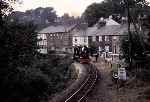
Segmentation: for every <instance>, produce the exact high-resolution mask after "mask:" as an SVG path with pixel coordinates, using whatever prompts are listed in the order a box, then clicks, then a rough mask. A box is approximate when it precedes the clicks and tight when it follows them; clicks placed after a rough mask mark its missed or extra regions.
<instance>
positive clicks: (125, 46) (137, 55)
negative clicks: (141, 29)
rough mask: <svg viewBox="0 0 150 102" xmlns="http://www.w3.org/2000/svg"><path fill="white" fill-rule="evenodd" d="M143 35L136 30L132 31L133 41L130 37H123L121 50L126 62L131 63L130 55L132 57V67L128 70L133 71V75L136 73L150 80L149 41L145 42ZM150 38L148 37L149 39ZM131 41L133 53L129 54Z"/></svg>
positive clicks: (143, 78)
mask: <svg viewBox="0 0 150 102" xmlns="http://www.w3.org/2000/svg"><path fill="white" fill-rule="evenodd" d="M141 38H142V35H139V34H137V33H135V32H131V41H130V42H129V40H128V37H124V38H123V39H122V45H121V50H122V53H123V58H125V61H126V63H127V64H128V65H129V63H130V61H129V57H131V58H132V68H131V69H129V68H128V69H127V70H128V71H131V72H132V71H133V73H132V74H133V75H136V76H137V77H138V78H140V79H142V80H150V77H149V75H150V56H149V52H150V49H149V44H148V43H149V42H144V39H141ZM148 39H149V38H147V40H148ZM130 43H131V55H130V54H129V44H130Z"/></svg>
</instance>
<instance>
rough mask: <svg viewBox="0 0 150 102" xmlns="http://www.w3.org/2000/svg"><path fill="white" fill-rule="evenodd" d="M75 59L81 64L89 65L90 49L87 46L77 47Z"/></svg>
mask: <svg viewBox="0 0 150 102" xmlns="http://www.w3.org/2000/svg"><path fill="white" fill-rule="evenodd" d="M73 59H74V60H75V61H77V62H80V63H81V64H89V63H90V61H91V60H90V57H89V49H88V47H86V46H83V47H81V46H75V47H74V54H73Z"/></svg>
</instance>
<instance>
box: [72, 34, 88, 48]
mask: <svg viewBox="0 0 150 102" xmlns="http://www.w3.org/2000/svg"><path fill="white" fill-rule="evenodd" d="M72 43H73V46H75V45H86V46H88V37H79V36H73V41H72Z"/></svg>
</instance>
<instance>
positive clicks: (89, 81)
mask: <svg viewBox="0 0 150 102" xmlns="http://www.w3.org/2000/svg"><path fill="white" fill-rule="evenodd" d="M93 79H94V80H93ZM96 80H97V70H96V69H95V68H93V66H92V65H90V68H89V72H88V77H87V78H86V80H85V81H84V83H83V84H82V85H81V86H80V87H79V89H78V90H77V91H75V92H74V93H73V94H72V95H71V96H70V97H69V98H67V99H66V100H65V102H73V101H74V102H81V101H82V100H83V99H84V98H85V96H86V95H87V94H88V93H89V92H90V91H91V89H92V88H93V86H94V85H95V83H96ZM84 88H85V89H84ZM83 91H85V93H84V94H83V95H82V92H83ZM75 96H76V98H75ZM73 99H75V100H73Z"/></svg>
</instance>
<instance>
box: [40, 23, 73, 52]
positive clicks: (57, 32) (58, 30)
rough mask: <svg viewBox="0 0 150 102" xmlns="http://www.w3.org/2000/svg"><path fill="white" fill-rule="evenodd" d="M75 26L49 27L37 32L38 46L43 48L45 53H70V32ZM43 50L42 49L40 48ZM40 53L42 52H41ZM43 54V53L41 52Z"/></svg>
mask: <svg viewBox="0 0 150 102" xmlns="http://www.w3.org/2000/svg"><path fill="white" fill-rule="evenodd" d="M74 27H75V25H71V26H65V25H57V26H49V27H47V28H45V29H43V30H41V31H39V32H38V35H39V38H40V37H41V39H42V40H41V41H40V44H39V45H40V46H41V47H42V46H44V50H46V51H45V52H48V51H49V50H56V51H67V52H71V51H72V34H71V31H72V30H73V29H74ZM40 49H43V48H40ZM41 51H42V50H41ZM42 52H43V51H42Z"/></svg>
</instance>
